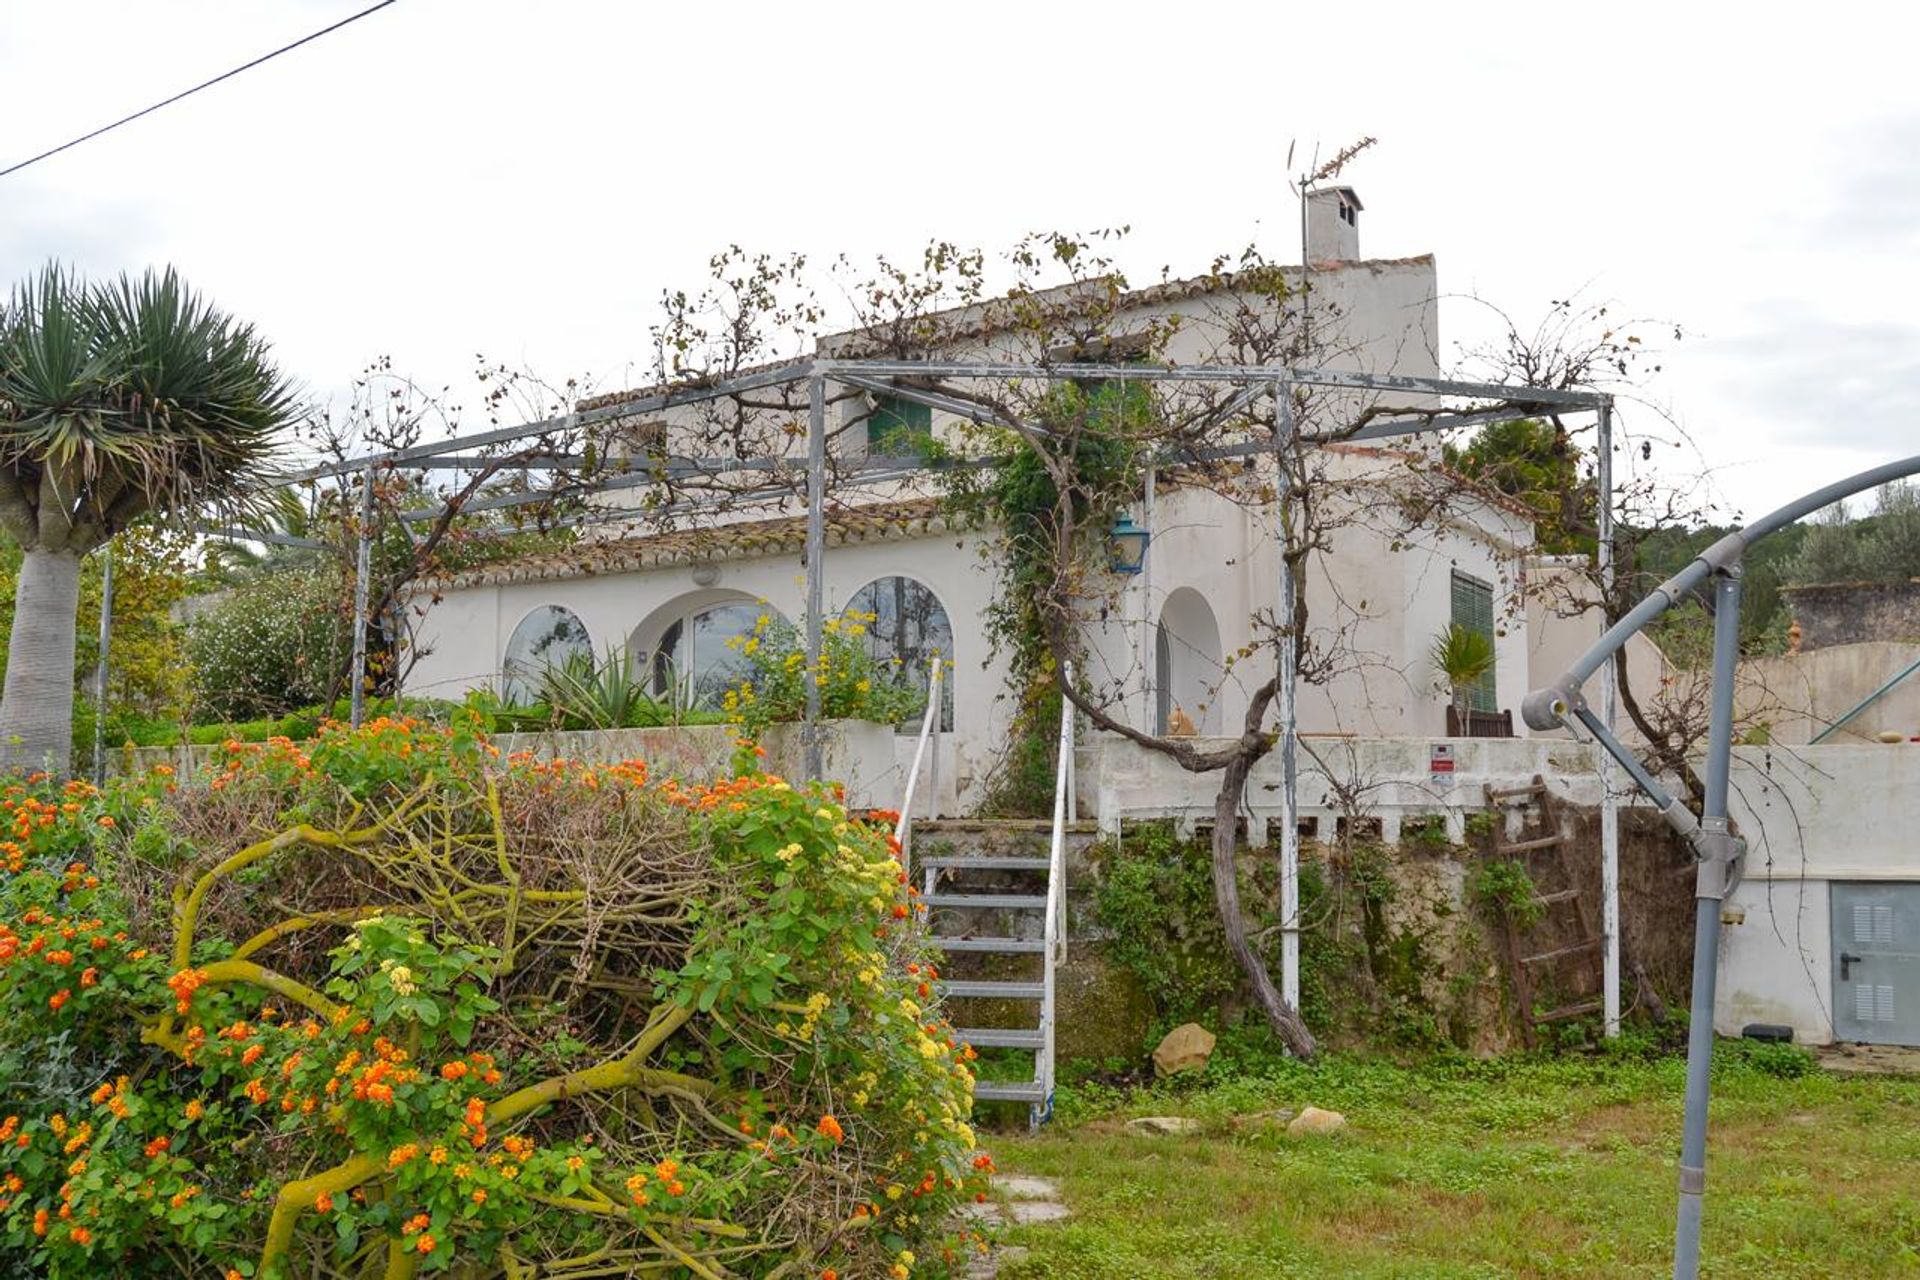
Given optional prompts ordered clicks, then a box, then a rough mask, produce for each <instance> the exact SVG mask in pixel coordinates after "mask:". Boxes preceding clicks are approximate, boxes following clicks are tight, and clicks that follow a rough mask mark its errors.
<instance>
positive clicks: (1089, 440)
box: [946, 382, 1155, 816]
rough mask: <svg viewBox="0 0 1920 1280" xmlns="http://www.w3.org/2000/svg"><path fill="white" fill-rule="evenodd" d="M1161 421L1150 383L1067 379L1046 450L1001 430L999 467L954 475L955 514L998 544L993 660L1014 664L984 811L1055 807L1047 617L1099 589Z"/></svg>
mask: <svg viewBox="0 0 1920 1280" xmlns="http://www.w3.org/2000/svg"><path fill="white" fill-rule="evenodd" d="M1154 414H1155V409H1154V400H1153V395H1152V392H1151V390H1150V389H1149V388H1148V387H1147V386H1145V385H1144V384H1138V383H1136V384H1133V385H1131V386H1127V387H1122V386H1121V385H1120V384H1118V383H1097V384H1092V385H1088V386H1082V385H1080V384H1077V383H1072V382H1063V383H1060V384H1058V385H1057V386H1055V387H1052V388H1050V389H1049V390H1048V392H1047V393H1046V395H1045V396H1044V397H1043V398H1042V399H1041V401H1040V402H1039V404H1038V405H1037V406H1036V411H1035V413H1034V418H1035V420H1036V425H1037V427H1038V428H1039V430H1040V431H1041V432H1043V433H1044V434H1042V435H1039V436H1038V440H1039V444H1037V445H1036V444H1034V443H1030V442H1029V440H1028V438H1027V437H1023V436H1021V435H1020V434H1018V433H1016V432H1014V431H1011V430H1004V429H995V430H994V432H993V437H992V438H991V439H989V440H988V441H987V442H986V443H987V444H988V446H989V448H990V450H991V452H993V453H995V454H997V455H999V456H1000V457H1001V458H1002V459H1003V460H1002V461H1001V463H1000V464H999V465H998V466H994V467H990V468H987V469H985V470H981V471H970V470H956V471H952V472H948V473H946V474H947V476H948V482H947V486H948V487H947V494H946V502H947V504H948V506H949V508H950V509H952V510H953V511H954V512H956V513H957V514H959V515H961V516H964V517H967V518H969V519H972V520H973V521H975V522H977V523H979V524H981V525H983V526H986V527H990V528H994V529H997V530H998V531H999V536H1000V544H999V547H998V553H999V564H998V568H999V576H998V579H997V589H996V591H995V594H994V598H993V600H992V602H991V603H990V604H989V605H988V607H987V610H986V614H985V617H984V622H985V627H984V631H985V634H986V637H987V640H988V641H989V643H990V644H991V645H992V646H993V648H994V651H995V652H996V653H998V652H1004V653H1006V654H1007V655H1008V657H1009V660H1010V661H1009V666H1010V671H1009V674H1008V691H1009V693H1010V694H1011V695H1012V696H1013V697H1014V698H1015V700H1016V711H1015V727H1014V732H1013V733H1012V734H1011V735H1010V741H1009V745H1008V749H1007V751H1006V752H1005V754H1004V756H1003V758H1002V759H1001V761H1000V763H999V765H998V767H997V769H996V772H995V774H994V776H993V778H992V781H991V783H990V785H989V789H988V794H987V797H986V799H985V800H984V801H983V803H982V806H981V808H982V811H983V812H985V813H989V814H995V815H1003V816H1038V815H1042V814H1044V813H1046V812H1048V811H1049V808H1050V806H1051V804H1052V801H1053V775H1054V768H1055V761H1054V740H1053V734H1054V730H1055V727H1056V726H1057V725H1058V724H1059V716H1060V695H1059V691H1058V690H1057V689H1056V688H1055V687H1054V672H1055V669H1056V668H1055V663H1056V662H1057V661H1058V655H1057V654H1056V652H1055V651H1054V647H1053V646H1052V645H1051V644H1050V643H1049V642H1048V625H1047V624H1048V617H1047V612H1046V611H1047V610H1048V609H1049V608H1057V607H1059V606H1060V605H1061V603H1062V602H1063V601H1065V600H1068V599H1072V598H1074V597H1076V596H1081V595H1085V594H1091V593H1092V592H1093V590H1094V589H1095V587H1096V585H1097V584H1096V582H1095V580H1094V579H1095V575H1097V574H1098V573H1100V572H1102V571H1103V569H1104V557H1105V541H1106V540H1105V537H1104V534H1105V531H1106V530H1107V529H1108V528H1110V527H1111V525H1112V522H1113V518H1114V516H1115V514H1116V513H1117V512H1118V511H1119V510H1120V508H1121V507H1122V506H1123V505H1124V504H1126V503H1127V502H1129V501H1131V500H1132V498H1133V496H1134V494H1135V492H1136V491H1137V489H1138V487H1139V483H1140V460H1141V456H1142V453H1143V447H1142V443H1141V442H1142V439H1143V438H1144V437H1146V436H1147V435H1149V434H1150V431H1151V425H1152V422H1153V419H1154ZM1043 451H1046V452H1044V453H1043ZM1061 474H1064V475H1065V476H1067V477H1069V480H1068V485H1067V487H1066V489H1065V490H1064V491H1063V490H1062V488H1061V485H1060V483H1059V481H1058V480H1057V479H1056V476H1057V475H1061ZM1075 534H1081V535H1084V536H1072V535H1075ZM1063 535H1064V536H1063ZM1095 535H1098V536H1095ZM1063 542H1064V543H1066V544H1067V545H1065V546H1064V547H1063V545H1062V544H1063Z"/></svg>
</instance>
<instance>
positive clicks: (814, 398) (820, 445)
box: [800, 375, 827, 782]
mask: <svg viewBox="0 0 1920 1280" xmlns="http://www.w3.org/2000/svg"><path fill="white" fill-rule="evenodd" d="M826 499H827V383H826V379H824V378H822V377H820V376H818V375H815V376H814V377H811V378H808V379H807V604H806V613H807V718H806V723H805V724H804V725H802V726H801V729H800V740H801V742H802V743H803V744H804V746H805V749H806V766H807V777H808V778H809V779H810V780H812V781H816V782H817V781H819V779H820V775H821V773H822V772H823V771H824V764H823V761H822V758H821V743H820V646H821V636H820V633H821V622H822V619H821V616H820V610H821V604H822V600H823V597H824V595H825V587H824V583H825V577H824V574H823V572H822V561H823V560H824V559H825V558H826V552H827V513H826V509H825V507H826Z"/></svg>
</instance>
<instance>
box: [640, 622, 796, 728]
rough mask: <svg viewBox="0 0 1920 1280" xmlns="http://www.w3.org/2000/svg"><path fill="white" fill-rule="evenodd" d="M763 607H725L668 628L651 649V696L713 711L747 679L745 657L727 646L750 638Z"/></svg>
mask: <svg viewBox="0 0 1920 1280" xmlns="http://www.w3.org/2000/svg"><path fill="white" fill-rule="evenodd" d="M772 612H773V610H772V609H771V608H770V607H769V606H767V605H764V604H758V603H748V602H744V601H741V602H729V603H725V604H716V605H710V606H708V607H706V608H704V609H695V610H693V611H691V612H688V613H685V614H683V615H681V616H680V617H678V618H676V619H674V620H673V621H672V622H669V623H668V624H667V626H666V628H665V630H663V631H661V633H660V640H659V643H658V644H656V645H655V646H654V648H653V677H652V679H653V685H652V691H653V696H654V697H656V698H662V699H664V698H667V697H668V696H669V695H671V696H672V697H673V699H674V700H675V701H677V702H678V703H679V704H680V705H681V706H684V707H697V708H700V709H702V710H706V711H713V710H717V709H718V708H719V707H720V704H721V700H722V699H723V698H725V697H726V695H727V690H729V689H737V688H739V687H740V682H741V681H742V680H743V679H745V678H746V675H747V670H748V664H747V659H746V657H745V656H744V655H743V654H742V653H741V652H740V651H739V650H738V649H737V648H734V647H732V646H730V645H729V644H728V643H727V642H728V641H729V640H734V639H737V638H741V637H745V636H750V635H752V634H753V628H754V624H755V623H756V622H758V621H759V619H760V616H761V615H762V614H767V613H772Z"/></svg>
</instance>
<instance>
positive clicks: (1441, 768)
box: [1427, 742, 1454, 786]
mask: <svg viewBox="0 0 1920 1280" xmlns="http://www.w3.org/2000/svg"><path fill="white" fill-rule="evenodd" d="M1453 763H1454V761H1453V744H1452V743H1451V742H1436V743H1434V744H1433V745H1432V746H1431V747H1430V748H1429V749H1428V752H1427V778H1428V780H1429V781H1431V782H1432V783H1433V784H1434V785H1435V786H1452V785H1453Z"/></svg>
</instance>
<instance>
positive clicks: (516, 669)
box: [500, 604, 593, 704]
mask: <svg viewBox="0 0 1920 1280" xmlns="http://www.w3.org/2000/svg"><path fill="white" fill-rule="evenodd" d="M579 655H584V656H586V657H587V658H591V657H592V656H593V641H592V639H591V638H590V637H589V636H588V635H587V624H586V623H584V622H582V621H580V617H579V615H578V614H576V613H574V611H573V610H571V609H568V608H566V607H565V606H563V605H557V604H543V605H541V606H540V607H539V608H537V609H535V610H534V611H533V612H531V613H529V614H528V615H527V616H526V617H524V618H522V619H520V625H519V626H517V627H515V628H514V629H513V635H512V636H510V637H509V638H508V640H507V656H506V658H505V659H504V660H503V661H502V662H501V664H500V696H501V697H502V698H503V699H505V700H506V701H507V702H509V703H513V704H524V703H528V702H531V701H533V698H534V695H535V690H536V689H537V688H538V687H539V683H540V673H541V672H542V671H544V670H546V669H547V668H548V667H563V666H565V665H566V664H567V663H568V662H569V661H571V660H573V659H574V658H575V657H576V656H579Z"/></svg>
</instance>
